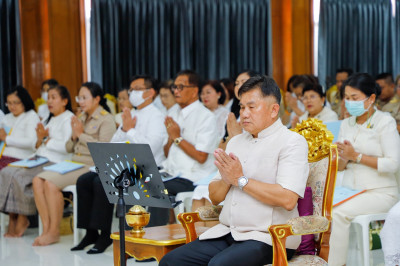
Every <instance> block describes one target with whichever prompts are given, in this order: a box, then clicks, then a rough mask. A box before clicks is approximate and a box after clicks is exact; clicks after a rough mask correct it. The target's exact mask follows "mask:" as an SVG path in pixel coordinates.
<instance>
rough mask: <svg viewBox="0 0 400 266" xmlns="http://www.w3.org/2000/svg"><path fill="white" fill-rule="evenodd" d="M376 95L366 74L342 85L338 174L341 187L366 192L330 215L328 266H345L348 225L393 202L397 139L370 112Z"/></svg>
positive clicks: (392, 128) (391, 123)
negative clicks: (343, 106) (343, 112)
mask: <svg viewBox="0 0 400 266" xmlns="http://www.w3.org/2000/svg"><path fill="white" fill-rule="evenodd" d="M379 94H380V87H379V85H378V84H376V83H375V80H374V79H373V78H372V77H371V76H370V75H369V74H366V73H358V74H354V75H352V76H351V77H350V78H349V79H348V80H347V81H346V83H345V104H346V109H347V111H348V112H349V113H350V115H351V117H349V118H346V119H345V120H343V122H342V124H341V127H340V132H339V137H338V140H339V141H338V142H337V146H338V151H339V166H338V170H339V171H344V173H343V181H342V186H344V187H347V188H350V189H356V190H366V191H365V192H364V193H362V194H360V195H357V196H356V197H354V198H351V199H349V200H347V201H346V202H344V203H342V204H340V205H338V206H336V207H333V209H332V234H331V238H330V243H329V245H330V249H329V260H328V263H329V265H330V266H342V265H344V264H346V258H347V250H348V244H349V228H350V223H351V221H352V220H353V219H354V218H355V217H356V216H358V215H363V214H373V213H384V212H387V211H388V210H389V209H390V208H391V207H392V206H393V205H394V204H395V203H396V202H397V200H398V198H397V197H398V190H397V181H396V172H397V171H398V168H399V163H400V149H399V148H398V147H400V138H399V134H398V132H397V128H396V122H395V120H394V119H393V117H391V116H390V115H389V114H388V113H384V112H381V111H379V110H376V109H375V108H374V103H375V100H376V98H377V97H378V96H379Z"/></svg>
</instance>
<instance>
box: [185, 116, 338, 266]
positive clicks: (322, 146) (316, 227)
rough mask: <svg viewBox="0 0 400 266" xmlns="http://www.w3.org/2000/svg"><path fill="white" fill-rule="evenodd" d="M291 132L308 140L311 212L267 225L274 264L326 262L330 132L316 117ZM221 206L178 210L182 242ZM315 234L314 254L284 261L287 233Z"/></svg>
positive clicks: (333, 162)
mask: <svg viewBox="0 0 400 266" xmlns="http://www.w3.org/2000/svg"><path fill="white" fill-rule="evenodd" d="M293 131H295V132H297V133H299V134H301V135H302V136H304V138H305V139H306V140H307V142H308V148H309V152H308V161H309V166H310V172H309V177H308V180H307V186H309V187H311V189H312V201H313V209H314V215H312V216H302V217H297V218H294V219H290V220H289V221H288V222H287V224H280V225H271V226H270V227H269V228H268V230H269V232H270V234H271V237H272V242H273V243H272V244H273V249H274V255H273V264H272V265H274V266H283V265H289V264H290V265H327V261H328V254H329V238H330V232H331V225H330V223H331V211H332V201H333V193H334V188H335V181H336V174H337V167H338V156H337V147H336V145H333V144H331V143H332V140H333V135H332V133H331V132H330V131H328V130H327V129H326V126H325V125H324V124H322V122H321V121H320V120H317V119H314V118H310V119H307V120H305V121H303V122H302V123H301V124H297V126H296V128H295V129H293ZM221 210H222V206H211V207H201V208H199V209H198V210H197V211H196V212H191V213H180V214H179V215H178V220H179V221H180V222H181V223H182V226H183V227H184V229H185V232H186V243H189V242H191V241H193V240H195V239H196V238H197V233H196V228H195V223H196V222H198V221H210V220H218V216H219V214H220V212H221ZM308 234H314V235H315V242H316V255H315V256H314V255H300V256H295V257H293V258H292V259H291V260H290V262H289V263H288V261H287V260H286V249H285V242H286V238H287V237H289V236H291V235H308Z"/></svg>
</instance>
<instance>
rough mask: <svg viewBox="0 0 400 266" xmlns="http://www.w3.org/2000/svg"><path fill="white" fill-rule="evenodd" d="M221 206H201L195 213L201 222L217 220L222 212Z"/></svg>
mask: <svg viewBox="0 0 400 266" xmlns="http://www.w3.org/2000/svg"><path fill="white" fill-rule="evenodd" d="M222 207H223V206H221V205H218V206H201V207H199V208H197V210H196V212H198V213H199V216H200V218H201V219H202V220H218V218H219V214H220V213H221V211H222Z"/></svg>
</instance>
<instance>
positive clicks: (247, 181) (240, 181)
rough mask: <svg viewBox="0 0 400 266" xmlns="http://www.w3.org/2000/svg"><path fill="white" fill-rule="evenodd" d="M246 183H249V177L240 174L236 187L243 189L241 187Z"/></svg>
mask: <svg viewBox="0 0 400 266" xmlns="http://www.w3.org/2000/svg"><path fill="white" fill-rule="evenodd" d="M247 183H249V179H248V178H247V177H245V176H241V177H239V179H238V187H239V188H240V190H243V188H244V187H245V186H246V185H247Z"/></svg>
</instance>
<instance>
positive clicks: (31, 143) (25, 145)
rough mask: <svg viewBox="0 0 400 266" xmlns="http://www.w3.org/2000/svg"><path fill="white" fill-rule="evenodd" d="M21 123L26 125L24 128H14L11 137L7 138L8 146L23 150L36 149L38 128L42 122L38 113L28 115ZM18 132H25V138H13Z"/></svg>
mask: <svg viewBox="0 0 400 266" xmlns="http://www.w3.org/2000/svg"><path fill="white" fill-rule="evenodd" d="M23 119H24V120H23V121H21V122H20V123H24V124H25V125H23V127H19V128H18V129H16V128H14V129H13V131H12V132H11V134H10V135H8V136H7V137H6V140H5V142H6V144H7V146H12V147H17V148H21V149H34V148H35V144H36V140H37V136H36V126H37V124H38V123H39V122H40V121H39V117H38V116H37V115H36V113H33V114H32V113H30V112H28V113H26V117H25V118H23ZM16 130H23V131H24V137H23V138H21V137H16V136H13V133H14V132H15V131H16Z"/></svg>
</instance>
